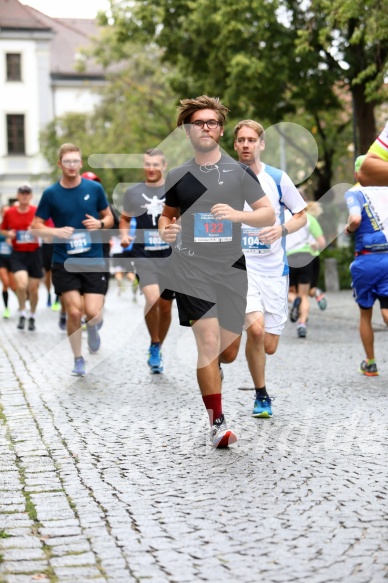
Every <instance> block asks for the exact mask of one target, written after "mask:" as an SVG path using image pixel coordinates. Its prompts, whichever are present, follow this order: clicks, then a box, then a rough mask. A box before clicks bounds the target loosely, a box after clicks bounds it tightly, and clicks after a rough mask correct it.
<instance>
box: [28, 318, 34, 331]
mask: <svg viewBox="0 0 388 583" xmlns="http://www.w3.org/2000/svg"><path fill="white" fill-rule="evenodd" d="M28 329H29V330H30V332H33V331H34V330H35V318H28Z"/></svg>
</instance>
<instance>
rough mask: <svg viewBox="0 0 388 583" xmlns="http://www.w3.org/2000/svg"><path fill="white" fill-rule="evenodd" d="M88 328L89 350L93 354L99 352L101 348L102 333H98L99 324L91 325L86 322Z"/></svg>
mask: <svg viewBox="0 0 388 583" xmlns="http://www.w3.org/2000/svg"><path fill="white" fill-rule="evenodd" d="M86 330H87V333H88V346H89V350H90V352H91V353H92V354H93V353H94V352H97V351H98V349H99V348H100V344H101V339H100V335H99V333H98V330H97V326H90V325H89V324H86Z"/></svg>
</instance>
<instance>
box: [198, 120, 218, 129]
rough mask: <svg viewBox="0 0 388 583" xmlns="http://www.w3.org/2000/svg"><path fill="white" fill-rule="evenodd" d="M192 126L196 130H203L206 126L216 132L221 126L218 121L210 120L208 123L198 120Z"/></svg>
mask: <svg viewBox="0 0 388 583" xmlns="http://www.w3.org/2000/svg"><path fill="white" fill-rule="evenodd" d="M191 125H192V126H194V127H195V129H196V130H203V128H204V127H205V125H206V126H207V128H208V129H209V130H215V129H216V128H218V126H219V125H220V122H218V121H217V120H216V119H208V120H207V121H202V119H197V120H196V121H193V122H192V123H191Z"/></svg>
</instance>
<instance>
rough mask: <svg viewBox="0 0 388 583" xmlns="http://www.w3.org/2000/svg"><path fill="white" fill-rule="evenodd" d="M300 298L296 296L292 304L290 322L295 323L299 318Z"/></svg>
mask: <svg viewBox="0 0 388 583" xmlns="http://www.w3.org/2000/svg"><path fill="white" fill-rule="evenodd" d="M301 301H302V300H301V298H300V297H299V296H296V298H295V299H294V301H293V302H292V306H291V310H290V320H291V322H296V321H297V320H298V318H299V306H300V302H301Z"/></svg>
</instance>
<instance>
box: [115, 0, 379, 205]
mask: <svg viewBox="0 0 388 583" xmlns="http://www.w3.org/2000/svg"><path fill="white" fill-rule="evenodd" d="M386 2H387V0H382V1H377V0H367V2H364V3H362V4H361V2H360V0H355V1H353V0H352V2H350V0H345V1H343V0H341V2H340V0H334V2H333V1H330V2H329V1H328V0H312V1H310V2H303V3H301V2H300V1H299V0H277V1H276V0H275V1H273V2H266V1H265V0H240V1H239V2H238V3H236V2H235V0H214V1H213V2H212V4H211V6H210V5H209V3H208V2H207V0H196V2H193V1H192V0H158V2H151V1H150V0H134V1H131V2H129V1H125V0H111V14H110V18H109V19H108V18H107V17H105V20H104V24H105V25H107V26H108V25H110V26H111V27H112V30H113V31H114V33H113V34H114V35H115V38H116V43H117V45H120V44H121V45H123V46H125V45H126V44H127V43H128V42H129V39H130V40H131V42H132V41H133V39H136V40H137V41H139V42H141V43H142V44H143V45H144V46H150V45H152V43H156V44H157V45H158V46H159V47H160V48H161V50H162V51H163V60H164V62H166V63H169V64H172V65H173V66H174V67H175V68H176V73H175V74H172V75H171V76H170V83H171V87H172V88H173V89H174V91H175V92H176V93H177V94H179V95H198V94H201V93H208V94H213V95H218V96H220V97H221V98H222V99H223V100H224V101H225V103H227V104H228V106H229V107H230V109H231V115H232V117H233V118H235V119H238V118H239V117H240V118H241V117H255V118H258V119H260V120H267V122H268V123H276V122H279V121H281V120H287V119H288V120H292V121H295V120H296V119H302V118H304V119H305V120H306V123H307V125H306V127H307V128H308V129H313V128H314V130H315V135H316V137H317V141H318V142H319V147H320V164H319V165H318V167H317V169H316V172H315V179H316V183H315V191H316V194H317V195H318V196H320V195H322V194H323V193H325V192H326V191H327V190H328V189H329V188H330V185H331V179H332V175H333V170H334V169H333V164H334V161H335V159H336V150H338V148H341V147H342V149H343V150H345V148H346V145H347V144H346V141H345V140H344V137H345V136H347V135H348V134H349V132H348V129H349V127H351V122H352V103H349V100H347V99H346V93H347V91H349V90H350V91H351V92H352V94H353V101H354V108H355V119H356V121H357V127H358V134H359V136H360V144H361V147H362V148H363V151H365V149H366V144H367V145H369V144H370V143H371V141H372V140H373V138H374V136H375V133H376V132H375V125H374V108H375V105H376V103H377V102H378V101H381V100H383V99H384V94H383V90H382V85H383V78H384V72H386V46H388V45H387V43H388V40H387V39H388V26H387V23H386V20H387V14H388V10H387V9H386ZM333 6H334V8H333ZM350 8H351V10H350ZM384 10H385V11H384ZM379 20H380V21H381V24H382V27H381V29H379V31H378V32H377V29H376V26H377V23H378V22H379Z"/></svg>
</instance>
